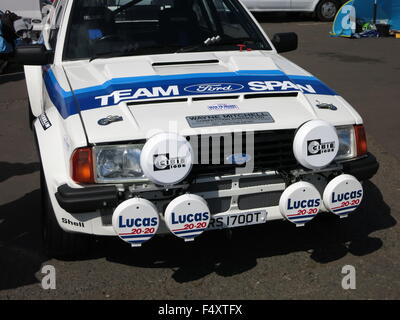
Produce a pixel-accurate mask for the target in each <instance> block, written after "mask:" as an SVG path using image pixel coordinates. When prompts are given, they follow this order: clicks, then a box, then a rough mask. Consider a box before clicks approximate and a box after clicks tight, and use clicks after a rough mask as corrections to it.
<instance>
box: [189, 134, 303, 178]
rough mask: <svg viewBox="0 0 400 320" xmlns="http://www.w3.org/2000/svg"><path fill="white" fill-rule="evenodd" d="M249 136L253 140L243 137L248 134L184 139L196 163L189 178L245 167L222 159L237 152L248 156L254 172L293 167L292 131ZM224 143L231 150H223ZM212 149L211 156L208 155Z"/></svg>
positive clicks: (295, 164) (218, 173)
mask: <svg viewBox="0 0 400 320" xmlns="http://www.w3.org/2000/svg"><path fill="white" fill-rule="evenodd" d="M251 134H252V135H253V137H251V136H249V137H247V135H248V133H247V134H246V133H228V134H220V135H208V136H204V135H203V136H195V137H193V136H192V137H188V140H189V141H190V142H191V144H192V146H193V149H194V153H195V160H197V163H198V164H195V165H194V166H193V170H192V175H198V174H215V175H222V174H234V173H235V169H236V168H237V167H244V166H245V165H238V164H229V163H228V161H227V160H226V159H227V158H228V157H229V156H230V155H232V154H237V153H245V154H248V155H250V156H251V161H254V171H256V170H284V169H292V168H295V167H296V166H297V161H296V159H295V157H294V154H293V149H292V143H293V139H294V134H295V130H273V131H257V132H253V133H251ZM253 141H254V143H252V142H253ZM226 143H228V144H229V145H230V146H231V147H230V148H229V147H227V148H225V144H226ZM252 146H254V147H252ZM213 148H214V150H215V152H214V154H212V149H213ZM207 149H208V155H207ZM201 160H203V161H202V162H201ZM213 160H214V162H213Z"/></svg>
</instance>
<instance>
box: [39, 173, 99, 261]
mask: <svg viewBox="0 0 400 320" xmlns="http://www.w3.org/2000/svg"><path fill="white" fill-rule="evenodd" d="M40 185H41V192H42V210H43V213H42V214H43V215H42V218H43V219H42V236H43V245H44V250H45V253H46V255H47V256H48V257H54V258H60V259H74V258H83V257H85V256H86V255H87V254H88V253H89V251H90V249H91V247H92V239H91V237H90V236H88V235H85V234H79V233H69V232H65V231H64V230H63V229H61V227H60V226H59V225H58V222H57V219H56V216H55V214H54V210H53V206H52V204H51V201H50V195H49V192H48V189H47V184H46V181H45V178H44V174H43V169H42V170H41V172H40Z"/></svg>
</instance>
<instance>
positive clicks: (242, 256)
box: [103, 182, 396, 283]
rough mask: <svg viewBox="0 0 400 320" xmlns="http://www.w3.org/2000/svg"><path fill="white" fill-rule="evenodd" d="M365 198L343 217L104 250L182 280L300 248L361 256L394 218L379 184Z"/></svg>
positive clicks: (320, 256) (317, 255) (322, 255)
mask: <svg viewBox="0 0 400 320" xmlns="http://www.w3.org/2000/svg"><path fill="white" fill-rule="evenodd" d="M364 187H365V191H366V198H365V200H364V201H363V204H362V205H361V206H360V208H359V209H358V212H356V213H354V214H353V215H351V216H350V217H349V218H347V219H339V218H338V217H336V216H334V215H333V214H320V215H319V216H318V217H317V218H315V219H314V220H313V221H311V222H310V223H308V224H307V225H306V226H305V227H303V228H297V227H295V226H294V225H292V224H290V223H288V222H281V221H277V222H271V223H269V224H267V225H263V226H256V227H249V228H238V229H232V233H231V235H230V236H229V235H228V236H227V233H226V231H213V232H208V233H205V234H203V235H202V236H200V238H199V239H197V240H196V241H194V242H193V243H184V242H183V241H182V240H180V239H176V238H173V237H169V236H168V237H165V238H158V239H152V240H151V241H149V242H148V243H147V244H145V245H144V246H143V248H141V249H133V250H134V251H133V250H132V249H131V248H129V247H128V246H126V245H124V244H123V243H121V244H119V242H120V241H117V240H108V241H107V244H108V245H106V246H105V249H103V250H104V254H105V256H106V258H107V259H108V260H109V261H112V262H116V263H121V264H126V265H131V266H139V267H144V268H166V267H168V268H172V269H173V270H174V274H173V278H174V279H175V280H176V281H177V282H180V283H183V282H188V281H193V280H197V279H200V278H202V277H204V276H206V275H208V274H210V273H213V272H216V273H217V274H218V275H221V276H226V277H228V276H232V275H235V274H239V273H242V272H246V271H248V270H250V269H252V268H253V267H254V266H256V264H257V259H259V258H268V257H272V256H277V255H285V254H290V253H293V252H298V251H303V252H304V251H306V252H309V253H310V259H313V260H314V261H316V262H318V263H329V262H331V261H335V260H338V259H341V258H342V257H344V256H345V255H347V254H348V253H350V254H353V255H356V256H364V255H367V254H370V253H372V252H374V251H377V250H379V249H380V248H381V247H382V244H383V243H382V241H381V239H379V238H375V237H370V236H369V234H371V233H372V232H374V231H377V230H382V229H387V228H390V227H392V226H394V225H395V224H396V220H395V219H394V218H393V217H392V216H391V214H390V208H389V207H388V206H387V205H386V203H385V202H384V200H383V198H382V194H381V193H380V191H379V189H378V188H377V187H376V186H375V185H374V184H372V183H371V182H366V183H365V186H364Z"/></svg>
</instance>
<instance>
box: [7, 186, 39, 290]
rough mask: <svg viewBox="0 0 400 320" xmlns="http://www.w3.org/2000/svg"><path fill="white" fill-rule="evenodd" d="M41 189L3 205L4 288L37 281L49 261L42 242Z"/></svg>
mask: <svg viewBox="0 0 400 320" xmlns="http://www.w3.org/2000/svg"><path fill="white" fill-rule="evenodd" d="M40 208H41V204H40V191H39V190H35V191H33V192H30V193H28V194H26V195H25V196H23V197H22V198H20V199H18V200H17V201H13V202H11V203H8V204H6V205H2V206H0V290H2V289H10V288H16V287H21V286H24V285H29V284H33V283H37V282H38V280H37V279H36V277H35V273H36V272H38V271H39V270H40V267H41V264H42V263H43V262H44V261H46V257H44V256H43V253H42V249H41V248H42V246H41V242H40V239H41V237H40V211H41V210H40Z"/></svg>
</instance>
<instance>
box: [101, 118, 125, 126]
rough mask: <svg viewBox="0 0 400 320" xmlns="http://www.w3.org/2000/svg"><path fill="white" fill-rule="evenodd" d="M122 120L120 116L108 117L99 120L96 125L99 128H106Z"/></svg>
mask: <svg viewBox="0 0 400 320" xmlns="http://www.w3.org/2000/svg"><path fill="white" fill-rule="evenodd" d="M123 120H124V118H122V117H121V116H108V117H107V118H103V119H100V120H99V121H97V123H98V124H99V125H100V126H107V125H109V124H110V123H113V122H119V121H123Z"/></svg>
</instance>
